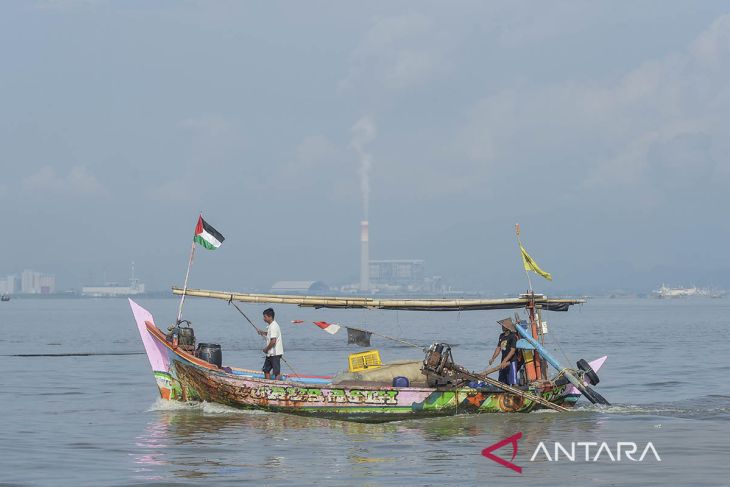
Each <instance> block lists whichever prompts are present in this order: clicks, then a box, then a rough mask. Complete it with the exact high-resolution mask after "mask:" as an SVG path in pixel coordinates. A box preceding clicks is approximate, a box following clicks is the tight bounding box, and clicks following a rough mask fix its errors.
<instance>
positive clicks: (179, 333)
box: [165, 320, 195, 353]
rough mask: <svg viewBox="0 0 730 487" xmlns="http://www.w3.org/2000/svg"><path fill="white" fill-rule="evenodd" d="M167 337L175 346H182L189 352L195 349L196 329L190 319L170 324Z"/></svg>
mask: <svg viewBox="0 0 730 487" xmlns="http://www.w3.org/2000/svg"><path fill="white" fill-rule="evenodd" d="M165 339H166V340H167V341H168V342H169V343H172V346H173V347H180V348H182V349H183V350H184V351H186V352H189V353H193V352H194V351H195V331H194V330H193V327H192V326H190V322H189V321H188V320H180V321H178V322H177V324H175V325H170V327H169V328H168V333H167V335H166V336H165Z"/></svg>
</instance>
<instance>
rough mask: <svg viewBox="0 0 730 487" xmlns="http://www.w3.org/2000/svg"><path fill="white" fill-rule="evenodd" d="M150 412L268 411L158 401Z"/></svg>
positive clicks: (208, 404) (247, 412) (250, 413)
mask: <svg viewBox="0 0 730 487" xmlns="http://www.w3.org/2000/svg"><path fill="white" fill-rule="evenodd" d="M147 411H148V412H152V411H181V412H185V411H191V412H200V413H203V414H211V415H212V414H239V415H240V414H244V415H259V414H266V411H259V410H248V409H236V408H233V407H230V406H225V405H223V404H217V403H213V402H206V401H203V402H197V401H190V402H181V401H168V400H166V399H161V398H160V399H157V400H156V401H155V402H154V404H152V405H151V406H150V407H149V409H147Z"/></svg>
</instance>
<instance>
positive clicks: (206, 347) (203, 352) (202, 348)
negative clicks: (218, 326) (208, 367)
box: [195, 343, 223, 367]
mask: <svg viewBox="0 0 730 487" xmlns="http://www.w3.org/2000/svg"><path fill="white" fill-rule="evenodd" d="M195 356H196V357H198V358H199V359H202V360H205V361H206V362H208V363H209V364H213V365H217V366H218V367H220V366H221V364H222V363H223V352H221V346H220V345H218V344H217V343H198V348H197V349H196V350H195Z"/></svg>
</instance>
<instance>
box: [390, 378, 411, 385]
mask: <svg viewBox="0 0 730 487" xmlns="http://www.w3.org/2000/svg"><path fill="white" fill-rule="evenodd" d="M410 385H411V383H410V381H409V380H408V377H403V376H398V377H393V387H408V386H410Z"/></svg>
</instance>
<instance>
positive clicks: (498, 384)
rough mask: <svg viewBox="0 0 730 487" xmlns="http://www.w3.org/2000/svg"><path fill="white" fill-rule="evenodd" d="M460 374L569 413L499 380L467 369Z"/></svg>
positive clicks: (556, 405)
mask: <svg viewBox="0 0 730 487" xmlns="http://www.w3.org/2000/svg"><path fill="white" fill-rule="evenodd" d="M460 372H461V373H462V374H464V375H468V376H471V377H472V378H474V379H478V380H481V381H484V382H486V383H487V384H490V385H493V386H494V387H498V388H500V389H502V390H503V391H505V392H509V393H511V394H514V395H516V396H521V397H523V398H525V399H529V400H530V401H533V402H536V403H538V404H542V405H543V406H545V407H547V408H550V409H554V410H555V411H559V412H561V413H566V412H568V408H565V407H563V406H560V405H559V404H555V403H552V402H550V401H548V400H547V399H543V398H542V397H540V396H536V395H535V394H532V393H530V392H526V391H523V390H521V389H517V388H516V387H512V386H510V385H507V384H505V383H503V382H500V381H498V380H495V379H492V378H491V377H487V376H486V375H480V374H477V373H474V372H469V371H468V370H466V369H462V370H460Z"/></svg>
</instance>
